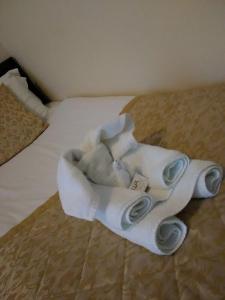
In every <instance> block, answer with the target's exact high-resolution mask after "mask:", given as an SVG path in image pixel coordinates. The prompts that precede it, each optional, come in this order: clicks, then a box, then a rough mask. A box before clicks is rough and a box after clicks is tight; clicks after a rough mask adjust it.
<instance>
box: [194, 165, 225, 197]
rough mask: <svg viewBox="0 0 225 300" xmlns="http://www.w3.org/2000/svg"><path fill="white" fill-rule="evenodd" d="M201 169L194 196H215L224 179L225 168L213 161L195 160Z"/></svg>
mask: <svg viewBox="0 0 225 300" xmlns="http://www.w3.org/2000/svg"><path fill="white" fill-rule="evenodd" d="M193 162H194V163H195V164H196V166H197V168H199V170H200V174H199V177H198V179H197V181H196V185H195V189H194V193H193V198H210V197H214V196H215V195H216V194H217V193H218V191H219V189H220V185H221V182H222V179H223V168H222V167H221V166H219V165H217V164H215V163H214V162H211V161H202V160H194V161H193Z"/></svg>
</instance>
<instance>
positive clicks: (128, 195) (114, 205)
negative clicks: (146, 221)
mask: <svg viewBox="0 0 225 300" xmlns="http://www.w3.org/2000/svg"><path fill="white" fill-rule="evenodd" d="M92 187H93V189H94V190H95V192H96V193H97V194H98V195H99V199H100V202H101V204H100V206H101V212H102V213H103V214H104V216H105V219H106V220H107V224H108V226H109V227H110V228H115V229H119V230H126V229H128V228H129V227H131V226H133V225H135V224H137V223H138V222H140V221H141V220H142V219H143V218H144V217H145V216H146V215H147V214H148V213H149V212H150V211H151V210H152V209H153V208H154V206H155V205H156V201H155V200H154V199H153V198H152V197H151V196H150V195H149V194H147V193H143V192H140V191H132V190H130V189H126V188H120V187H110V186H103V185H95V184H93V185H92ZM100 202H99V203H100Z"/></svg>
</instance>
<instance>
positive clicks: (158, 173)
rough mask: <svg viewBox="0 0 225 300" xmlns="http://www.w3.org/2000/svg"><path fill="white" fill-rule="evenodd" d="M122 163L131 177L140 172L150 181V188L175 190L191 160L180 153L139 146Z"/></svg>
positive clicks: (125, 156) (149, 146) (160, 148)
mask: <svg viewBox="0 0 225 300" xmlns="http://www.w3.org/2000/svg"><path fill="white" fill-rule="evenodd" d="M121 161H122V162H123V163H124V164H125V166H126V169H127V170H128V172H129V173H130V176H134V174H135V173H136V172H138V173H140V174H142V175H143V176H145V177H147V178H148V179H149V185H150V186H153V187H154V188H161V189H163V188H165V189H168V188H173V187H174V186H175V185H176V184H177V182H178V181H179V180H180V178H181V177H182V175H183V174H184V172H185V170H186V168H187V166H188V164H189V158H188V157H187V156H186V155H185V154H183V153H180V152H179V151H175V150H168V149H164V148H162V147H158V146H151V145H144V144H138V147H137V148H136V149H133V150H131V151H129V152H128V153H126V154H125V155H124V156H123V157H122V159H121Z"/></svg>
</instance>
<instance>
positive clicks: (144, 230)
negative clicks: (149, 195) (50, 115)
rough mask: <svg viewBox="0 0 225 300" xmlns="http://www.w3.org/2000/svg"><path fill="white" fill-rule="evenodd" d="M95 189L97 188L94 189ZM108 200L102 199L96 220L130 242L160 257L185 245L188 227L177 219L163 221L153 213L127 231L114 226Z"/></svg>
mask: <svg viewBox="0 0 225 300" xmlns="http://www.w3.org/2000/svg"><path fill="white" fill-rule="evenodd" d="M94 189H95V187H94ZM96 192H97V193H98V190H96ZM105 201H106V198H101V200H100V205H99V207H98V209H97V211H96V219H97V220H99V221H100V222H101V223H102V224H103V225H105V226H106V227H107V228H108V229H110V230H111V231H112V232H114V233H116V234H118V235H120V236H121V237H124V238H126V239H128V240H129V241H131V242H133V243H135V244H138V245H140V246H143V247H145V248H146V249H148V250H150V251H151V252H153V253H155V254H158V255H170V254H172V253H174V252H175V251H176V250H177V249H178V248H179V247H180V246H181V245H182V243H183V241H184V239H185V236H186V233H187V227H186V225H185V224H184V223H183V222H182V221H180V220H179V219H178V218H176V217H169V218H165V219H164V220H161V219H159V218H157V215H155V214H154V213H153V212H154V210H153V211H152V213H149V214H148V215H147V216H146V217H145V218H144V219H143V220H142V221H140V222H139V223H137V224H136V225H135V226H132V227H130V228H129V229H127V230H121V229H118V228H115V227H114V226H112V224H111V223H110V222H109V219H108V216H107V214H106V213H105V205H106V204H105Z"/></svg>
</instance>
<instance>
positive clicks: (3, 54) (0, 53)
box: [0, 43, 9, 62]
mask: <svg viewBox="0 0 225 300" xmlns="http://www.w3.org/2000/svg"><path fill="white" fill-rule="evenodd" d="M8 57H9V53H8V52H7V51H6V50H5V48H4V47H3V46H2V44H1V43H0V62H1V61H3V60H4V59H6V58H8Z"/></svg>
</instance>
